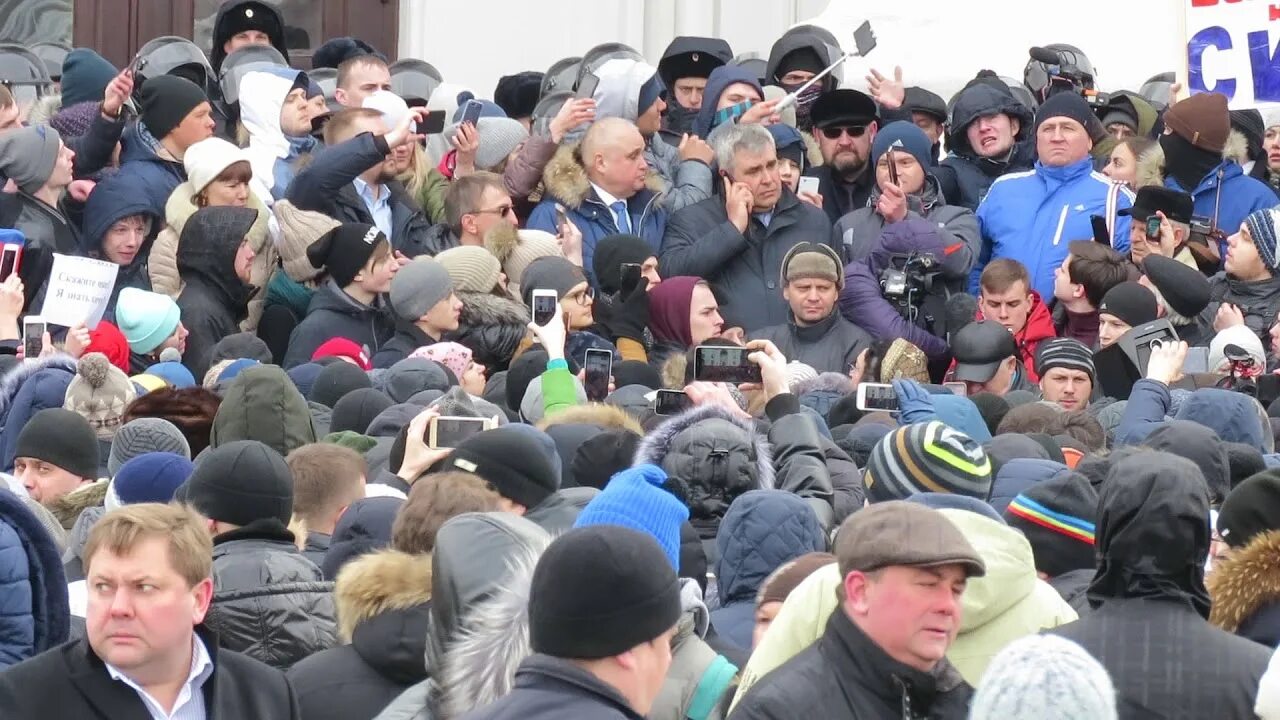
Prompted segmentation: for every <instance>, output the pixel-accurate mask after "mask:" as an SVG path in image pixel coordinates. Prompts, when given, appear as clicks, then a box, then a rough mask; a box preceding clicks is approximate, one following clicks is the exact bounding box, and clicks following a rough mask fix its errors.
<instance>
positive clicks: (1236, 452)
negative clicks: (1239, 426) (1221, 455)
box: [1222, 442, 1267, 490]
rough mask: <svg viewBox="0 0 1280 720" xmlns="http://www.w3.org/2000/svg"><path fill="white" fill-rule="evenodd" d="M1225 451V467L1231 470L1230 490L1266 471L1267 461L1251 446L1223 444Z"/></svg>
mask: <svg viewBox="0 0 1280 720" xmlns="http://www.w3.org/2000/svg"><path fill="white" fill-rule="evenodd" d="M1222 446H1223V447H1224V448H1226V450H1227V465H1228V466H1229V467H1230V468H1231V489H1232V490H1234V489H1235V488H1236V486H1237V485H1239V484H1240V483H1242V482H1244V481H1245V480H1246V479H1248V478H1251V477H1253V476H1254V475H1257V474H1258V473H1260V472H1262V471H1263V470H1266V469H1267V461H1266V460H1265V459H1263V457H1262V453H1260V452H1258V449H1257V448H1255V447H1254V446H1252V445H1246V444H1245V443H1237V442H1224V443H1222Z"/></svg>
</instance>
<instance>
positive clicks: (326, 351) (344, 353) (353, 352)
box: [311, 337, 373, 372]
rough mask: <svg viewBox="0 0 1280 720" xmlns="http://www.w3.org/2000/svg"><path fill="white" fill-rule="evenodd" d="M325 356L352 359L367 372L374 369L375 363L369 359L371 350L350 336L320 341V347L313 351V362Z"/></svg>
mask: <svg viewBox="0 0 1280 720" xmlns="http://www.w3.org/2000/svg"><path fill="white" fill-rule="evenodd" d="M325 358H339V359H344V360H350V361H351V364H352V365H355V366H356V367H358V368H360V369H361V370H364V371H366V372H368V371H369V370H372V369H373V363H372V362H371V361H370V359H369V352H368V351H367V350H365V349H364V348H363V347H362V346H361V345H360V344H359V343H357V342H356V341H354V340H351V339H349V338H344V337H335V338H329V339H328V340H325V341H324V342H322V343H320V347H318V348H316V351H315V352H313V353H311V362H316V361H319V360H323V359H325Z"/></svg>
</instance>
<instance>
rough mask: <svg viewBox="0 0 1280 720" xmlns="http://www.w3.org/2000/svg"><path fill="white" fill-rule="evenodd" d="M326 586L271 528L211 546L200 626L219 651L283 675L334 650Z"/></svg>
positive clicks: (279, 528)
mask: <svg viewBox="0 0 1280 720" xmlns="http://www.w3.org/2000/svg"><path fill="white" fill-rule="evenodd" d="M336 615H337V613H336V611H335V609H334V603H333V583H328V582H325V581H324V580H323V577H322V576H321V574H320V568H318V567H316V566H315V564H314V563H312V562H311V561H310V560H307V559H306V558H304V557H303V556H302V553H301V552H299V551H298V548H297V546H296V545H294V544H293V533H291V532H289V531H288V530H287V529H285V527H284V526H283V525H281V524H280V522H279V521H278V520H275V519H267V520H255V521H254V522H252V523H250V524H248V525H245V526H244V527H242V528H240V529H238V530H232V531H230V532H225V533H222V534H221V535H219V536H217V537H215V538H214V539H213V604H212V605H210V607H209V615H208V617H207V618H206V620H205V622H206V623H207V624H208V625H209V627H210V628H211V629H212V630H213V631H214V632H216V633H217V634H218V639H219V642H220V644H221V645H222V647H225V648H227V649H229V650H235V651H236V652H242V653H244V654H245V655H248V656H249V657H251V658H253V659H255V660H260V661H262V662H264V663H266V664H268V665H270V666H272V667H275V668H279V669H281V670H288V669H289V668H291V667H293V664H294V663H296V662H298V661H299V660H301V659H303V658H305V657H307V656H309V655H312V654H314V653H317V652H320V651H321V650H325V649H328V648H331V647H333V646H334V645H336V644H337V642H338V638H337V621H336V619H335V618H336Z"/></svg>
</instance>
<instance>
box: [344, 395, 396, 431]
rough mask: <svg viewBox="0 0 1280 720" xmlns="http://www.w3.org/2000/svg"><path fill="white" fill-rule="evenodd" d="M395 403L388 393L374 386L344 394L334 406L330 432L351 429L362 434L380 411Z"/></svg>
mask: <svg viewBox="0 0 1280 720" xmlns="http://www.w3.org/2000/svg"><path fill="white" fill-rule="evenodd" d="M394 404H395V403H394V402H393V401H392V400H391V398H389V397H387V394H386V393H384V392H381V391H379V390H374V389H373V388H365V389H362V390H353V391H351V392H349V393H347V394H345V395H343V396H342V399H341V400H339V401H338V402H337V404H335V405H334V406H333V415H332V416H331V418H330V420H329V432H343V431H345V430H351V431H352V432H358V433H360V434H361V435H363V434H364V433H365V431H366V430H368V429H369V423H371V422H373V419H374V418H376V417H378V415H379V413H381V412H382V411H383V410H386V409H387V408H389V407H391V406H392V405H394Z"/></svg>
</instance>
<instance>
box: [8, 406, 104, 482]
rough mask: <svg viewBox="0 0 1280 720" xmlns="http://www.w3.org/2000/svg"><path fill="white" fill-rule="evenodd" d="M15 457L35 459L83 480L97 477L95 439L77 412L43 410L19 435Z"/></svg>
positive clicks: (96, 443) (85, 421)
mask: <svg viewBox="0 0 1280 720" xmlns="http://www.w3.org/2000/svg"><path fill="white" fill-rule="evenodd" d="M13 456H14V457H15V458H34V459H36V460H43V461H45V462H47V463H49V464H50V465H53V466H55V467H60V468H62V469H63V470H66V471H67V472H69V473H71V474H73V475H75V476H77V477H82V478H96V477H98V457H99V456H98V438H97V436H96V435H94V434H93V428H92V427H90V426H89V422H88V421H87V420H85V419H84V418H83V417H82V416H80V415H79V414H78V413H74V412H71V411H70V410H63V409H61V408H46V409H44V410H41V411H40V412H38V413H36V414H35V415H32V416H31V419H30V420H28V421H27V423H26V424H25V425H23V426H22V431H21V432H19V433H18V442H17V444H16V445H15V446H14V450H13Z"/></svg>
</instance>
